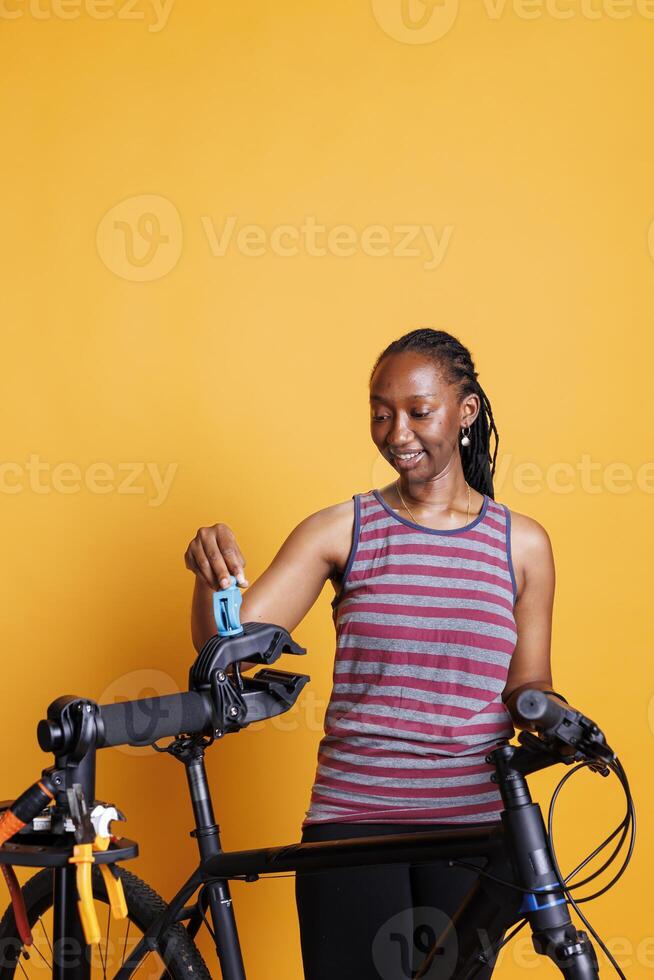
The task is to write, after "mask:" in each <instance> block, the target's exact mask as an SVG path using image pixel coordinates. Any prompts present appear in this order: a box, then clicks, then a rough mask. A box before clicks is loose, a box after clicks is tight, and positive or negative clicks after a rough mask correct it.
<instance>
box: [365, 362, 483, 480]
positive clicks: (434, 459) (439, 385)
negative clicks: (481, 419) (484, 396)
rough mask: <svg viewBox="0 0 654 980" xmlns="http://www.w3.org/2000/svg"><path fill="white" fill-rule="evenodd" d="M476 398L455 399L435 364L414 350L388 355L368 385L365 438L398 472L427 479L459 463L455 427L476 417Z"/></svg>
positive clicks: (472, 396) (459, 429) (471, 421)
mask: <svg viewBox="0 0 654 980" xmlns="http://www.w3.org/2000/svg"><path fill="white" fill-rule="evenodd" d="M479 407H480V403H479V398H478V396H477V395H466V396H465V397H464V398H463V399H460V398H459V397H458V394H457V389H456V387H455V385H453V384H451V383H449V382H448V381H447V379H446V377H445V376H444V374H443V372H442V371H441V370H440V369H439V367H438V365H437V364H436V362H435V361H433V360H432V359H431V358H429V357H425V356H424V355H422V354H417V353H415V352H414V351H405V352H403V353H401V354H391V355H389V356H388V357H385V358H384V360H383V361H382V362H381V364H379V366H378V367H377V369H376V371H375V373H374V374H373V376H372V378H371V381H370V434H371V436H372V440H373V442H374V443H375V445H376V446H377V449H378V450H379V452H380V453H381V454H382V456H383V457H384V459H386V460H387V461H388V462H389V463H390V464H391V466H392V467H393V468H394V469H395V470H397V472H398V473H400V474H401V473H405V472H407V473H408V472H410V473H411V476H412V478H415V479H416V480H429V479H432V478H433V477H435V476H437V475H438V474H440V473H442V472H444V471H447V470H448V469H450V468H451V466H452V464H453V463H454V464H457V465H459V466H460V465H461V464H460V461H459V458H458V456H459V452H458V439H459V434H460V432H461V426H464V425H472V423H473V422H474V420H475V419H476V417H477V415H478V413H479Z"/></svg>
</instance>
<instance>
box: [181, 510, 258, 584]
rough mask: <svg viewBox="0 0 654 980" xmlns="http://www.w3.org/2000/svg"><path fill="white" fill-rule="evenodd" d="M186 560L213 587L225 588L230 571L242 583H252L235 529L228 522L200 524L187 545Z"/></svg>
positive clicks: (194, 571) (201, 580) (192, 569)
mask: <svg viewBox="0 0 654 980" xmlns="http://www.w3.org/2000/svg"><path fill="white" fill-rule="evenodd" d="M184 564H185V565H186V567H187V568H188V569H189V571H191V572H193V574H194V575H196V576H197V578H198V581H200V582H203V583H204V584H205V585H208V586H209V588H210V589H213V590H214V591H217V590H218V589H226V588H227V586H228V585H229V576H230V575H233V576H234V577H235V578H236V581H237V582H238V584H239V585H242V586H245V587H247V586H248V585H249V584H250V583H249V582H248V580H247V579H246V577H245V574H244V572H243V569H244V568H245V558H244V557H243V555H242V553H241V549H240V548H239V546H238V544H237V542H236V538H235V537H234V532H233V531H232V529H231V528H229V527H227V525H226V524H214V525H213V526H212V527H201V528H199V529H198V532H197V534H196V535H195V537H194V538H193V540H192V541H191V542H190V543H189V546H188V548H187V549H186V553H185V554H184Z"/></svg>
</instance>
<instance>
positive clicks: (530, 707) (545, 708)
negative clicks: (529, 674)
mask: <svg viewBox="0 0 654 980" xmlns="http://www.w3.org/2000/svg"><path fill="white" fill-rule="evenodd" d="M515 709H516V712H517V713H518V714H519V715H520V716H521V717H522V718H524V720H525V721H531V722H534V724H535V727H536V728H543V729H544V728H553V727H554V726H555V725H558V724H559V722H560V721H561V719H562V718H563V717H564V715H565V708H564V707H563V705H561V704H558V703H557V702H556V701H552V699H551V698H548V697H547V695H546V694H543V692H542V691H540V690H539V689H538V688H535V687H530V688H528V689H527V690H525V691H521V692H520V694H519V695H518V697H517V698H516V702H515Z"/></svg>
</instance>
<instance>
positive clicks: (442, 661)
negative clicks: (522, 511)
mask: <svg viewBox="0 0 654 980" xmlns="http://www.w3.org/2000/svg"><path fill="white" fill-rule="evenodd" d="M353 500H354V533H353V540H352V546H351V549H350V554H349V557H348V561H347V564H346V567H345V569H344V571H343V575H342V577H341V588H340V591H339V593H338V594H337V595H336V596H335V597H334V599H333V600H332V616H333V620H334V625H335V628H336V656H335V662H334V674H333V688H332V692H331V695H330V700H329V704H328V706H327V711H326V714H325V724H324V735H323V737H322V739H321V741H320V745H319V748H318V762H317V767H316V774H315V780H314V784H313V787H312V791H311V799H310V804H309V809H308V810H307V811H306V814H305V819H304V821H303V823H302V827H305V826H307V825H309V824H313V823H328V822H332V823H333V822H337V821H338V822H340V821H347V822H348V823H349V822H357V823H373V822H388V823H400V824H401V823H452V824H462V823H480V822H482V823H486V822H488V823H491V822H497V821H498V820H499V819H500V812H501V810H502V809H503V803H502V799H501V796H500V792H499V789H498V787H497V786H496V784H495V783H492V782H491V781H490V776H491V773H492V772H493V771H494V767H493V766H492V765H491V764H490V763H487V762H486V761H485V756H486V755H487V754H488V752H489V751H490V750H491V749H493V748H495V747H497V746H498V745H500V744H506V743H507V742H508V741H509V739H511V738H512V736H513V735H514V727H513V723H512V720H511V716H510V714H509V712H508V709H507V708H506V706H505V705H504V702H503V701H502V698H501V694H502V691H503V690H504V688H505V686H506V679H507V673H508V668H509V663H510V661H511V655H512V653H513V651H514V649H515V644H516V640H517V630H516V624H515V618H514V614H513V609H514V606H515V599H516V580H515V574H514V569H513V562H512V559H511V515H510V511H509V510H508V508H507V507H506V506H505V505H504V504H499V503H497V502H496V501H494V500H492V498H490V497H489V496H487V495H484V502H483V505H482V508H481V511H480V513H479V514H478V516H477V517H476V518H475V519H474V520H473V521H471V522H470V523H469V524H467V525H465V526H464V527H462V528H455V529H453V530H450V531H440V530H435V529H433V528H427V527H423V526H422V525H420V524H416V523H414V522H413V521H410V520H407V519H405V518H404V517H401V516H400V515H399V514H398V513H396V511H394V510H393V509H392V508H391V507H390V505H388V504H387V503H386V501H385V500H384V499H383V497H382V496H381V494H380V493H379V492H378V491H377V490H370V491H368V492H367V493H363V494H354V496H353Z"/></svg>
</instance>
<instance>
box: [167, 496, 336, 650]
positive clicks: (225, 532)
mask: <svg viewBox="0 0 654 980" xmlns="http://www.w3.org/2000/svg"><path fill="white" fill-rule="evenodd" d="M353 527H354V505H353V501H352V500H347V501H345V502H344V503H340V504H334V505H333V506H331V507H326V508H325V509H324V510H320V511H318V512H317V513H315V514H311V515H310V516H309V517H306V518H305V519H304V520H303V521H302V522H301V523H300V524H298V525H297V527H296V528H294V529H293V531H291V533H290V534H289V536H288V537H287V538H286V540H285V541H284V543H283V544H282V546H281V548H280V549H279V551H278V552H277V554H276V555H275V557H274V559H273V561H272V562H271V563H270V565H269V566H268V568H267V569H266V570H265V571H264V572H263V574H262V575H260V576H259V578H258V579H257V580H256V582H254V583H253V584H252V585H251V586H250V587H249V588H248V589H247V591H246V592H244V593H243V597H242V601H241V609H240V618H241V622H242V623H251V622H257V621H258V622H264V623H276V624H277V625H278V626H283V627H284V628H285V629H287V630H288V632H289V633H290V632H292V631H293V630H294V629H295V627H296V626H297V624H298V623H299V622H301V620H302V619H303V618H304V616H305V615H306V614H307V612H308V611H309V609H311V607H312V606H313V604H314V603H315V601H316V599H317V598H318V596H319V595H320V593H321V591H322V588H323V586H324V584H325V582H326V581H327V579H329V578H331V577H332V576H333V575H334V574H335V573H336V572H338V570H339V569H341V568H342V567H343V566H344V564H345V562H346V560H347V554H348V552H349V548H350V544H351V540H352V531H353ZM184 563H185V565H186V567H187V568H188V569H189V570H190V571H192V572H193V573H194V575H195V589H194V592H193V606H192V612H191V636H192V639H193V646H194V647H195V649H196V650H197V651H198V652H199V651H200V650H201V649H202V647H203V646H204V644H205V643H206V642H207V640H208V639H209V638H210V637H211V636H214V635H215V633H216V623H215V620H214V617H213V593H214V592H215V591H216V589H218V588H221V587H222V586H221V580H225V578H226V576H227V575H229V574H232V575H234V576H235V577H236V580H237V582H239V584H242V585H247V579H246V578H245V574H244V571H243V570H244V567H245V559H244V557H243V555H242V553H241V550H240V548H239V546H238V543H237V542H236V538H235V537H234V534H233V532H232V530H231V528H229V527H228V526H227V525H226V524H214V525H213V527H204V528H200V529H199V530H198V532H197V534H196V536H195V537H194V538H193V540H192V541H191V542H190V544H189V546H188V548H187V550H186V554H185V555H184Z"/></svg>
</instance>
